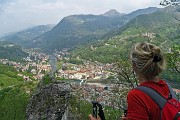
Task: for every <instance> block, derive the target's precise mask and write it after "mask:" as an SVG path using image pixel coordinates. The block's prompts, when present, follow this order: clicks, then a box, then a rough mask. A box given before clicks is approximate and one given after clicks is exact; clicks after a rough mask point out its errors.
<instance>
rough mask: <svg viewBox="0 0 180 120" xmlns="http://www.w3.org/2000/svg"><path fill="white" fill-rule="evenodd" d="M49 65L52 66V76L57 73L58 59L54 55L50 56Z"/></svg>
mask: <svg viewBox="0 0 180 120" xmlns="http://www.w3.org/2000/svg"><path fill="white" fill-rule="evenodd" d="M49 64H50V65H51V72H50V73H51V75H53V74H54V73H55V72H56V71H57V58H56V56H54V55H50V56H49Z"/></svg>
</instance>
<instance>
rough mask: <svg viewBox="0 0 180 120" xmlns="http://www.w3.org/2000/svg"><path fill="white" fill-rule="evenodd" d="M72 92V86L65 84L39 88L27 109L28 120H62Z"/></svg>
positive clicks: (53, 84) (60, 83)
mask: <svg viewBox="0 0 180 120" xmlns="http://www.w3.org/2000/svg"><path fill="white" fill-rule="evenodd" d="M70 91H71V90H70V85H69V84H67V83H63V82H54V83H50V84H49V85H45V86H40V87H38V88H37V90H36V92H35V93H34V95H33V96H32V98H31V99H30V102H29V104H28V106H27V108H26V114H27V120H41V119H46V120H61V118H62V116H63V115H64V112H65V110H66V107H67V104H68V103H67V101H68V98H69V97H70Z"/></svg>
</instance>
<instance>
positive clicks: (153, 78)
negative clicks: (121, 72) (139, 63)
mask: <svg viewBox="0 0 180 120" xmlns="http://www.w3.org/2000/svg"><path fill="white" fill-rule="evenodd" d="M138 80H139V83H140V84H141V83H143V82H148V81H153V82H159V78H158V77H157V76H153V77H147V76H144V75H139V76H138Z"/></svg>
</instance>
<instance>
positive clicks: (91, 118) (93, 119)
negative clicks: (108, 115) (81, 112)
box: [89, 114, 101, 120]
mask: <svg viewBox="0 0 180 120" xmlns="http://www.w3.org/2000/svg"><path fill="white" fill-rule="evenodd" d="M89 120H101V118H100V117H99V116H97V118H94V117H93V116H92V115H91V114H90V115H89Z"/></svg>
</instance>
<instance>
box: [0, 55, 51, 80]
mask: <svg viewBox="0 0 180 120" xmlns="http://www.w3.org/2000/svg"><path fill="white" fill-rule="evenodd" d="M31 56H33V59H32V58H31V57H27V58H24V60H25V61H26V62H25V63H20V62H14V61H9V60H8V59H0V62H1V63H2V64H5V65H11V66H13V67H15V68H16V69H17V71H19V72H20V74H18V75H19V76H22V77H23V79H24V80H25V81H31V79H30V77H29V76H27V75H25V74H23V73H24V72H29V73H31V74H32V77H33V79H35V80H40V79H42V77H43V76H44V75H45V73H47V72H50V71H51V66H50V65H49V64H48V62H47V61H48V55H45V54H43V53H34V54H33V53H31Z"/></svg>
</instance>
